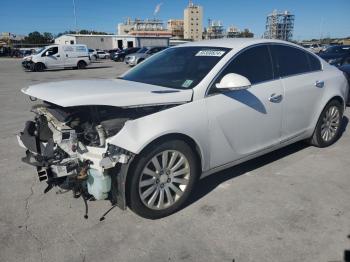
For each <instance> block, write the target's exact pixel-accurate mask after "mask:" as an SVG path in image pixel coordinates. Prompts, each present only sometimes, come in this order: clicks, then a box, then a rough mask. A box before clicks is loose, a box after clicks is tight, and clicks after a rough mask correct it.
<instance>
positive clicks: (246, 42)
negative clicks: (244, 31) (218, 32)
mask: <svg viewBox="0 0 350 262" xmlns="http://www.w3.org/2000/svg"><path fill="white" fill-rule="evenodd" d="M263 43H276V44H288V45H292V46H296V47H300V46H298V45H296V44H293V43H291V42H287V41H282V40H275V39H262V38H261V39H260V38H223V39H212V40H203V41H197V42H189V43H186V44H182V45H178V46H179V47H181V46H207V47H223V48H231V49H242V48H245V47H248V46H251V45H256V44H263Z"/></svg>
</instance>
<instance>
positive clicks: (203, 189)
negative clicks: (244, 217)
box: [185, 116, 349, 207]
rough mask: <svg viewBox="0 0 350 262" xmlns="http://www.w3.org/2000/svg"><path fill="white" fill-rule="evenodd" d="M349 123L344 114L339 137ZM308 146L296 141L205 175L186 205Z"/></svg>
mask: <svg viewBox="0 0 350 262" xmlns="http://www.w3.org/2000/svg"><path fill="white" fill-rule="evenodd" d="M348 123H349V119H348V118H347V117H346V116H344V117H343V122H342V126H341V130H340V137H341V136H342V134H343V133H344V132H345V130H346V128H347V125H348ZM307 147H309V145H308V144H307V143H306V142H305V141H301V142H297V143H295V144H292V145H289V146H286V147H284V148H281V149H278V150H276V151H273V152H271V153H268V154H266V155H263V156H260V157H258V158H254V159H252V160H249V161H247V162H244V163H242V164H239V165H237V166H234V167H232V168H229V169H226V170H224V171H220V172H218V173H216V174H212V175H210V176H208V177H205V178H203V179H201V180H199V181H198V183H197V185H196V187H195V188H194V191H193V193H192V196H191V198H190V199H189V201H188V203H187V204H186V206H189V205H191V204H193V203H195V202H196V201H198V200H199V199H201V198H202V197H204V196H205V195H207V194H209V193H210V192H211V191H212V190H214V189H215V188H216V187H217V186H219V185H220V184H222V183H224V182H225V181H227V180H230V179H233V178H236V177H238V176H241V175H243V174H245V173H247V172H249V171H252V170H255V169H257V168H259V167H262V166H265V165H267V164H270V163H272V162H274V161H277V160H280V159H282V158H284V157H286V156H289V155H291V154H294V153H296V152H298V151H301V150H303V149H305V148H307ZM186 206H185V207H186Z"/></svg>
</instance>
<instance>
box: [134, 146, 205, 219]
mask: <svg viewBox="0 0 350 262" xmlns="http://www.w3.org/2000/svg"><path fill="white" fill-rule="evenodd" d="M134 161H135V164H134V165H133V167H132V168H131V170H130V174H129V177H128V182H127V199H128V205H129V207H130V208H131V209H132V210H133V211H134V212H135V213H136V214H138V215H140V216H142V217H144V218H149V219H158V218H162V217H165V216H168V215H170V214H173V213H175V212H176V211H178V210H179V209H181V208H182V207H183V205H184V204H185V202H186V201H187V200H188V198H189V196H190V193H191V191H192V190H193V188H194V185H195V182H196V181H197V177H198V173H199V168H198V166H197V159H196V155H195V154H194V152H193V151H192V149H191V148H190V147H189V145H188V144H187V143H185V142H184V141H182V140H170V141H163V142H160V143H157V144H154V145H152V146H150V147H149V148H146V149H145V150H144V151H143V152H142V153H141V154H140V155H139V156H138V157H137V159H135V160H134ZM155 162H156V164H154V163H155ZM152 199H153V200H152Z"/></svg>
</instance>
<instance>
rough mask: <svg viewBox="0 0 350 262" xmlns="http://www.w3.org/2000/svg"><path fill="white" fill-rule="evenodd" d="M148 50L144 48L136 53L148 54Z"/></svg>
mask: <svg viewBox="0 0 350 262" xmlns="http://www.w3.org/2000/svg"><path fill="white" fill-rule="evenodd" d="M147 50H148V48H146V47H143V48H141V49H140V50H139V51H137V52H136V53H146V52H147Z"/></svg>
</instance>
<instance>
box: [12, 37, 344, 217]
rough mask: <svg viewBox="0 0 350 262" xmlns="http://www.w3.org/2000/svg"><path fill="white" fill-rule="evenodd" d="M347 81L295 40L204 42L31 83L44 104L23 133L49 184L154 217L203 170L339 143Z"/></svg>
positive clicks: (177, 200)
mask: <svg viewBox="0 0 350 262" xmlns="http://www.w3.org/2000/svg"><path fill="white" fill-rule="evenodd" d="M347 89H348V86H347V81H346V79H345V77H344V75H343V74H342V73H341V72H340V71H339V70H338V69H336V68H335V67H333V66H330V65H328V64H327V63H325V62H324V61H322V60H321V59H320V58H318V57H317V56H315V55H314V54H312V53H311V52H308V51H307V50H305V49H303V48H301V47H299V46H297V45H294V44H290V43H287V42H283V41H274V40H256V39H227V40H213V41H202V42H194V43H188V44H185V45H182V46H177V47H173V48H169V49H166V50H164V51H162V52H160V53H158V54H156V55H154V56H152V57H151V58H149V59H147V60H146V61H144V62H143V63H141V64H140V65H138V66H136V67H135V68H133V69H131V70H130V71H128V72H126V73H125V74H124V75H122V76H121V77H120V78H118V79H113V80H81V81H63V82H55V83H44V84H39V85H34V86H29V87H27V88H24V89H23V90H22V92H23V93H25V94H27V95H28V96H30V97H32V98H36V99H40V100H42V104H36V105H35V106H34V107H33V109H32V111H33V112H34V113H35V118H34V120H31V121H28V122H27V123H26V126H25V129H24V131H23V132H21V133H20V134H19V135H18V141H19V144H20V145H21V146H22V147H24V148H26V157H24V158H23V160H24V161H25V162H27V163H29V164H31V165H33V166H35V167H36V169H37V173H38V176H39V180H40V181H46V182H47V183H48V188H47V190H49V189H50V188H52V187H53V186H58V187H61V188H62V189H66V190H72V191H73V192H74V196H76V197H79V196H82V197H83V198H84V200H89V199H95V200H110V201H111V202H112V204H113V205H118V206H119V207H120V208H122V209H126V207H127V206H128V207H130V208H131V209H132V210H133V211H134V212H136V213H137V214H139V215H141V216H143V217H146V218H153V219H154V218H160V217H164V216H167V215H169V214H171V213H174V212H176V211H177V210H179V209H180V208H181V207H182V206H183V205H184V204H185V201H186V200H188V198H189V196H190V193H191V191H192V190H193V188H194V186H195V183H196V180H197V179H198V178H199V177H200V176H202V177H203V176H205V175H208V174H211V173H215V172H217V171H219V170H222V169H225V168H228V167H231V166H233V165H236V164H238V163H241V162H243V161H246V160H249V159H252V158H255V157H257V156H259V155H262V154H265V153H267V152H271V151H273V150H275V149H277V148H281V147H283V146H285V145H288V144H291V143H294V142H296V141H299V140H308V141H310V143H311V144H313V145H316V146H319V147H325V146H329V145H331V144H332V143H334V142H335V141H336V139H337V138H338V136H339V134H340V127H341V121H342V116H343V111H344V108H345V103H344V101H346V96H347V94H348V91H347ZM47 190H46V191H47Z"/></svg>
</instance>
